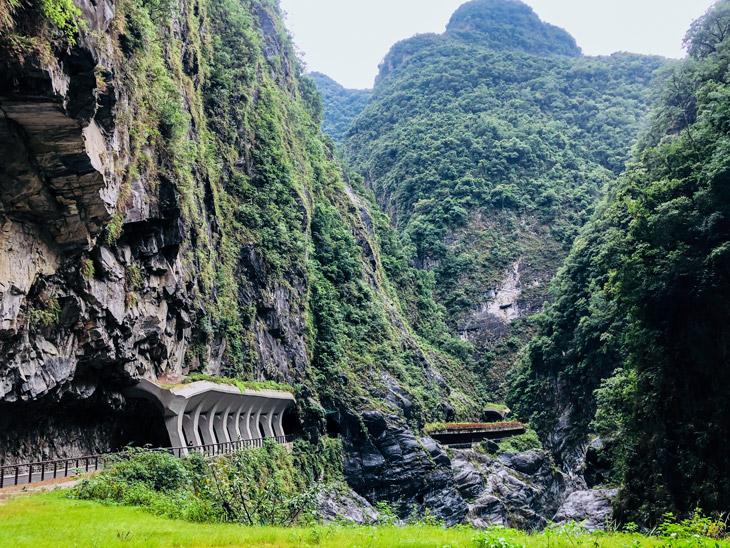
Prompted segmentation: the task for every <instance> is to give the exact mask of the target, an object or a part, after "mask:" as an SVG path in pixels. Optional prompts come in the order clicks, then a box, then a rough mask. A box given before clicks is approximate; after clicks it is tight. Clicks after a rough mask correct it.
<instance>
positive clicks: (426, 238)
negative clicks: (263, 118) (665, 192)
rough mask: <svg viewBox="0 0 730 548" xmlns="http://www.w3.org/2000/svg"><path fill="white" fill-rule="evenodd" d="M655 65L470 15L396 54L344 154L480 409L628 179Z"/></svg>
mask: <svg viewBox="0 0 730 548" xmlns="http://www.w3.org/2000/svg"><path fill="white" fill-rule="evenodd" d="M662 64H663V61H662V60H661V59H658V58H652V57H645V56H638V55H630V54H616V55H613V56H611V57H601V58H591V57H583V56H581V55H580V50H579V49H578V48H577V46H576V45H575V41H574V40H573V39H572V37H570V36H569V35H568V34H567V33H566V32H565V31H562V30H560V29H557V28H555V27H553V26H551V25H547V24H545V23H543V22H541V21H540V19H539V18H538V17H537V15H535V13H534V12H533V11H532V10H531V8H529V7H528V6H526V5H525V4H523V3H522V2H519V1H517V0H474V1H472V2H468V3H467V4H465V5H464V6H462V7H461V8H460V9H459V10H457V12H456V13H455V14H454V15H453V17H452V19H451V21H450V23H449V25H448V27H447V30H446V33H445V34H443V35H431V34H429V35H421V36H416V37H414V38H412V39H409V40H405V41H403V42H400V43H398V44H396V45H395V46H394V47H393V48H392V50H391V51H390V53H389V54H388V55H387V57H386V58H385V60H384V61H383V64H382V65H381V67H380V75H379V77H378V80H377V83H376V87H375V90H374V94H373V97H372V99H371V101H370V104H369V105H368V106H367V107H366V109H365V110H364V111H363V113H362V114H361V115H360V116H359V117H358V118H357V119H356V121H355V123H354V125H353V127H352V129H351V130H350V132H349V135H348V138H347V140H346V147H345V148H346V151H347V156H348V157H349V159H350V160H351V161H352V163H353V165H354V167H355V168H356V169H357V170H358V171H359V172H360V173H362V174H363V176H364V177H365V180H366V183H367V184H368V186H369V187H371V188H372V189H373V191H374V193H375V195H376V197H377V200H378V202H379V203H380V204H381V205H382V207H383V208H384V209H385V210H386V212H387V213H388V214H389V216H390V218H391V220H392V223H393V224H394V226H395V227H396V228H397V229H398V231H399V232H400V233H402V234H404V235H405V236H406V238H407V239H408V240H410V241H411V242H412V244H413V246H414V257H413V260H414V263H415V264H416V265H417V266H418V267H419V268H421V269H422V270H424V271H427V272H429V273H430V274H432V275H433V277H434V280H435V282H434V283H435V290H436V296H437V300H438V302H439V303H441V304H442V305H443V306H445V307H446V309H447V314H448V315H447V318H448V323H449V326H450V328H451V329H452V332H454V333H455V334H458V335H459V336H460V337H461V338H462V339H464V340H465V341H468V342H469V343H471V344H472V345H473V346H474V347H475V349H476V353H475V354H474V355H475V359H476V361H477V367H476V370H477V371H478V374H479V376H480V378H481V379H483V380H484V385H483V386H484V388H485V389H486V390H487V391H488V393H489V395H490V396H491V397H494V398H498V397H500V396H501V395H502V394H503V381H504V376H505V372H506V371H507V370H508V369H509V367H510V366H511V364H512V361H513V359H514V355H515V351H516V350H517V349H518V348H519V347H520V346H521V343H522V342H523V341H525V340H526V338H527V336H528V335H529V333H530V331H531V329H532V328H531V321H530V316H531V315H532V314H533V313H534V312H536V311H538V310H539V309H540V307H541V306H542V303H543V301H544V300H545V297H546V294H547V286H548V282H549V280H550V279H551V277H552V276H553V274H554V273H555V271H556V270H557V268H558V266H559V265H560V262H561V261H562V259H563V258H564V257H565V255H566V254H567V252H568V249H569V246H570V243H571V242H572V240H573V238H574V237H575V235H576V231H577V228H578V227H580V226H581V225H582V224H583V223H584V222H585V221H586V220H587V218H588V216H589V214H590V211H591V209H592V208H593V204H594V202H595V201H596V199H597V197H598V196H599V195H600V193H601V190H602V188H603V187H604V186H605V185H606V183H607V182H608V181H610V180H611V179H612V178H613V177H614V176H615V175H616V174H617V173H619V172H620V171H621V170H622V169H623V166H624V162H625V160H626V158H627V156H628V150H629V147H630V145H631V143H632V140H633V139H634V137H635V135H636V132H637V130H638V128H639V126H640V123H641V120H642V118H643V116H644V114H645V110H646V102H647V92H648V89H649V85H650V83H651V81H652V78H653V72H654V70H655V69H657V68H658V67H659V66H661V65H662Z"/></svg>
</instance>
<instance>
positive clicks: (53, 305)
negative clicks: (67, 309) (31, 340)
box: [28, 297, 61, 328]
mask: <svg viewBox="0 0 730 548" xmlns="http://www.w3.org/2000/svg"><path fill="white" fill-rule="evenodd" d="M60 315H61V305H60V304H59V302H58V299H57V298H56V297H49V298H48V300H47V301H46V302H45V303H44V304H42V305H41V306H40V307H39V308H31V309H30V311H29V312H28V317H29V323H30V326H31V327H32V328H37V327H39V326H40V327H51V326H53V325H56V323H57V322H58V318H59V316H60Z"/></svg>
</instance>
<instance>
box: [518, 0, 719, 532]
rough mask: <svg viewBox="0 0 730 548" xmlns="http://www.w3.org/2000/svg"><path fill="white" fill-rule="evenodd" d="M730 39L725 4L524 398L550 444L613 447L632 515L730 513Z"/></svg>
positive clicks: (588, 233)
mask: <svg viewBox="0 0 730 548" xmlns="http://www.w3.org/2000/svg"><path fill="white" fill-rule="evenodd" d="M728 30H730V3H729V2H727V1H726V0H723V1H721V2H719V3H717V4H716V5H715V6H714V7H713V8H711V9H710V11H709V12H708V13H707V15H705V16H704V17H703V18H701V19H699V20H698V21H697V22H695V23H694V24H693V25H692V27H691V30H690V31H689V33H688V34H687V38H686V45H687V48H688V51H689V58H688V59H687V60H686V61H683V62H682V63H681V64H680V65H678V66H676V67H673V68H672V69H671V70H670V71H669V72H668V74H667V76H666V81H665V83H664V85H663V86H662V88H661V92H660V93H659V97H658V98H657V103H656V106H655V108H654V111H653V116H652V119H651V127H650V128H649V129H648V130H647V131H645V132H644V134H643V136H642V138H641V139H640V141H639V143H638V147H637V149H636V152H635V155H634V158H633V160H632V162H631V164H630V166H629V168H628V169H627V171H626V173H625V174H624V175H623V176H622V177H621V178H620V179H619V181H618V182H617V183H615V184H613V185H611V188H610V192H609V193H608V196H607V198H606V200H604V201H603V203H602V204H601V205H600V207H599V208H598V211H597V212H596V214H595V216H594V218H593V219H592V221H591V222H590V223H589V224H588V225H587V226H586V228H585V229H584V230H583V231H582V232H581V234H580V236H579V237H578V238H577V240H576V242H575V244H574V246H573V249H572V251H571V253H570V256H569V257H568V259H567V261H566V264H565V266H564V267H563V268H562V270H561V272H560V274H559V275H558V277H557V279H556V281H555V284H554V299H553V301H552V303H551V304H550V306H549V307H548V308H547V310H546V311H545V313H544V315H543V316H542V317H541V319H540V330H539V336H538V337H536V338H535V339H534V340H533V341H532V342H531V343H530V345H529V347H528V349H527V351H526V356H525V360H524V364H523V368H522V369H521V370H520V372H519V374H518V375H517V377H516V381H517V382H516V386H515V388H514V390H513V403H514V404H515V405H516V406H517V408H518V410H519V411H520V413H521V414H523V415H524V416H526V417H528V416H529V417H530V421H531V424H533V425H534V426H537V427H538V428H539V429H540V431H541V433H542V434H544V435H547V434H549V433H551V432H553V431H554V430H555V429H556V427H557V426H558V420H559V418H561V416H562V419H563V420H561V421H560V422H561V430H562V431H563V434H564V438H566V435H567V438H566V439H564V440H563V443H564V445H565V446H566V447H568V448H570V447H571V446H575V445H576V444H579V443H582V441H583V440H584V439H585V436H586V432H588V431H590V430H592V431H593V432H594V433H596V434H599V435H600V436H601V437H602V439H603V442H604V443H605V444H606V449H605V452H606V453H607V456H608V461H609V463H610V465H611V466H610V470H609V471H608V473H607V476H606V477H605V480H606V481H609V482H614V483H616V482H618V483H620V484H621V485H622V490H621V496H620V501H619V507H620V509H621V511H622V517H623V518H625V519H640V520H642V521H645V522H656V520H657V519H659V517H660V516H661V515H662V514H663V513H664V512H666V511H674V512H688V511H690V510H692V509H693V508H694V507H695V506H701V507H702V508H703V509H705V510H707V511H726V510H727V508H728V507H730V498H728V497H730V484H729V483H728V481H729V478H730V457H729V456H728V453H727V451H726V450H725V449H724V447H725V444H726V441H727V439H728V435H730V409H729V408H728V406H727V405H726V399H727V394H728V390H730V376H729V375H730V372H729V371H728V368H727V364H728V340H729V337H730V333H729V332H728V325H730V321H729V320H730V316H729V314H730V306H729V305H730V294H729V293H728V289H729V288H730V224H729V223H728V218H730V193H729V192H730V161H729V158H730V157H729V156H728V154H727V150H728V139H727V127H728V123H729V120H730V107H729V106H728V104H729V103H728V100H727V98H728V97H729V96H730V85H729V84H728V80H727V74H728V69H729V68H730V39H728ZM565 419H567V421H566V420H565ZM566 424H567V425H568V426H569V430H568V431H567V432H565V426H566ZM560 449H561V448H558V450H560Z"/></svg>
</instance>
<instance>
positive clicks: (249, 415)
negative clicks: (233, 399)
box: [241, 397, 258, 440]
mask: <svg viewBox="0 0 730 548" xmlns="http://www.w3.org/2000/svg"><path fill="white" fill-rule="evenodd" d="M255 403H256V402H255V399H254V398H249V397H247V398H246V404H245V405H246V407H245V411H244V413H243V415H242V419H241V425H242V427H243V428H242V430H243V431H242V434H243V439H245V440H252V439H255V438H258V434H257V433H256V431H255V430H254V429H253V428H252V423H253V420H254V416H255V414H256V407H255Z"/></svg>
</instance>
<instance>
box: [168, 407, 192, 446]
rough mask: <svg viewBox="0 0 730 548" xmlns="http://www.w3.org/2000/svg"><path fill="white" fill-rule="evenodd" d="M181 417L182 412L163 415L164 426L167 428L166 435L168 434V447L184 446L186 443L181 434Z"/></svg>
mask: <svg viewBox="0 0 730 548" xmlns="http://www.w3.org/2000/svg"><path fill="white" fill-rule="evenodd" d="M183 417H184V415H183V414H182V413H180V414H179V415H167V416H166V417H165V428H166V429H167V435H168V436H170V447H185V446H186V445H187V442H186V441H185V436H184V435H183V424H182V423H183Z"/></svg>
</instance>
